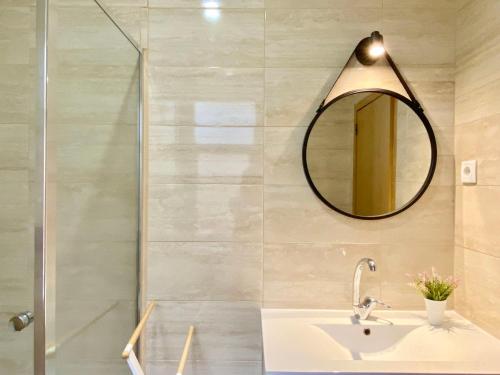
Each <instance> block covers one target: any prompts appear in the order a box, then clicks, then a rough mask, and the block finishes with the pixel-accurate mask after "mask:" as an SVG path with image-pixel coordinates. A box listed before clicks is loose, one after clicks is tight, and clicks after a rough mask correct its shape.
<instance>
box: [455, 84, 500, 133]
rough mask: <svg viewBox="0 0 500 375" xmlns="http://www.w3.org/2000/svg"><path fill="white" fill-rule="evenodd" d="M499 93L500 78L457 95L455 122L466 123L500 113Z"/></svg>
mask: <svg viewBox="0 0 500 375" xmlns="http://www.w3.org/2000/svg"><path fill="white" fill-rule="evenodd" d="M458 90H459V91H460V89H458ZM499 95H500V79H497V80H492V81H489V82H488V83H486V84H485V85H483V86H481V87H478V88H476V89H471V90H469V91H468V92H463V93H462V95H460V96H457V97H456V103H455V108H456V111H455V123H456V124H457V125H460V124H465V123H469V122H473V121H477V120H480V119H482V118H484V117H487V116H493V115H496V114H498V113H500V108H499V107H498V99H497V98H498V97H499Z"/></svg>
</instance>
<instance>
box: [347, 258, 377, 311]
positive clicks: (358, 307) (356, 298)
mask: <svg viewBox="0 0 500 375" xmlns="http://www.w3.org/2000/svg"><path fill="white" fill-rule="evenodd" d="M365 265H368V269H369V270H370V271H371V272H375V271H376V270H377V264H376V263H375V261H374V260H373V259H371V258H363V259H361V260H360V261H359V262H358V263H357V264H356V268H355V270H354V280H353V292H352V307H353V310H354V315H355V316H356V318H358V319H366V318H368V316H369V315H370V313H371V311H372V310H373V309H374V308H375V305H376V302H375V301H373V302H370V303H366V302H369V301H371V300H372V299H370V298H368V299H366V298H365V299H364V301H363V302H361V298H360V295H359V294H360V291H359V290H360V284H361V275H362V273H363V269H364V266H365Z"/></svg>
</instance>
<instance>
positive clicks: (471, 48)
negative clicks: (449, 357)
mask: <svg viewBox="0 0 500 375" xmlns="http://www.w3.org/2000/svg"><path fill="white" fill-rule="evenodd" d="M460 3H461V4H460V10H459V11H458V15H457V23H456V24H457V51H456V55H457V76H456V83H457V88H456V94H457V95H456V110H455V124H456V139H455V153H456V175H457V176H456V184H457V187H456V209H455V211H456V212H455V243H456V244H457V247H456V250H455V272H456V274H457V276H458V277H459V278H460V279H461V280H462V285H461V287H460V288H459V289H458V290H457V293H456V298H455V301H456V307H457V310H458V311H459V312H461V313H463V314H464V315H465V316H466V317H468V318H469V319H472V320H473V321H474V322H475V323H478V324H479V325H480V326H482V327H483V328H485V329H487V330H488V331H490V332H491V333H493V334H495V335H496V336H499V335H500V331H499V330H498V323H499V319H498V317H497V316H496V315H495V314H494V313H493V311H494V307H493V305H495V303H496V301H495V297H494V295H493V294H491V293H490V291H491V290H494V289H495V287H496V284H497V283H498V282H499V280H500V278H499V277H498V275H497V269H498V265H497V263H498V256H499V254H500V247H499V241H498V239H497V238H496V236H495V234H496V231H497V229H496V223H497V222H498V218H497V214H496V213H497V211H498V209H497V204H496V202H498V199H499V197H498V194H499V193H500V190H499V189H500V187H499V186H498V185H499V182H500V180H499V179H498V177H497V176H498V171H499V168H500V164H499V163H498V147H497V142H496V141H495V140H496V139H497V132H498V131H497V127H498V125H497V122H498V116H499V111H498V103H497V102H498V100H497V99H496V98H497V97H498V93H500V78H499V76H498V72H497V70H498V69H497V68H496V67H497V66H498V63H499V62H500V57H499V56H500V55H499V50H498V48H497V44H498V31H499V30H500V28H499V26H498V22H497V17H496V15H497V14H498V11H499V10H500V8H499V5H500V3H498V2H497V1H489V0H474V1H470V0H469V1H461V2H460ZM495 103H496V104H495ZM468 159H473V160H477V161H478V175H477V176H478V184H477V185H475V186H463V185H462V184H461V182H460V176H459V174H460V163H461V161H462V160H468ZM495 267H496V268H495ZM485 285H487V286H488V287H485ZM486 292H487V295H486V294H485V293H486ZM497 315H498V314H497Z"/></svg>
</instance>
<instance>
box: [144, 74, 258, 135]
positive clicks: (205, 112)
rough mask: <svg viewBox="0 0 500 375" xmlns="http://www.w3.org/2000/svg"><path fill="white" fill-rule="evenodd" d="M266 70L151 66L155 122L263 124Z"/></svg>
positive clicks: (152, 105)
mask: <svg viewBox="0 0 500 375" xmlns="http://www.w3.org/2000/svg"><path fill="white" fill-rule="evenodd" d="M263 81H264V70H263V69H250V68H247V69H243V68H240V69H232V68H231V69H229V68H227V69H223V68H172V67H159V66H153V67H151V69H150V82H151V94H150V95H151V123H152V124H153V125H187V126H193V125H199V126H208V125H214V126H215V125H219V126H255V125H257V126H259V125H262V124H263V111H264V83H263Z"/></svg>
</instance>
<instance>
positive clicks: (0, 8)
mask: <svg viewBox="0 0 500 375" xmlns="http://www.w3.org/2000/svg"><path fill="white" fill-rule="evenodd" d="M35 36H36V7H35V6H34V5H32V2H30V1H0V255H1V261H0V319H1V324H0V374H15V375H24V374H33V368H34V366H33V363H34V360H33V353H34V350H33V341H34V325H33V324H29V325H28V326H27V327H26V328H25V329H23V330H22V331H18V332H16V331H14V325H13V322H9V321H10V319H11V318H15V317H16V316H18V315H19V317H20V319H21V318H22V313H23V312H28V311H29V312H30V313H32V312H33V311H34V286H33V285H34V226H35V210H34V208H35V206H36V203H37V202H38V201H37V200H36V199H34V195H33V193H34V191H35V190H36V186H35V183H34V182H35V180H36V179H37V175H36V173H35V172H36V168H35V160H34V155H35V153H36V151H35V150H36V146H37V144H36V142H35V138H36V136H35V135H36V131H35V124H36V120H35V118H36V102H37V94H38V91H37V81H36V76H37V64H36V61H37V59H36V49H35ZM25 316H26V315H25ZM18 323H21V320H19V321H18ZM19 328H22V327H19Z"/></svg>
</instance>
